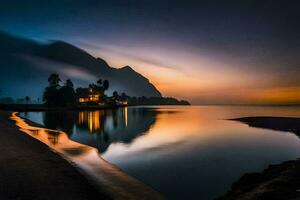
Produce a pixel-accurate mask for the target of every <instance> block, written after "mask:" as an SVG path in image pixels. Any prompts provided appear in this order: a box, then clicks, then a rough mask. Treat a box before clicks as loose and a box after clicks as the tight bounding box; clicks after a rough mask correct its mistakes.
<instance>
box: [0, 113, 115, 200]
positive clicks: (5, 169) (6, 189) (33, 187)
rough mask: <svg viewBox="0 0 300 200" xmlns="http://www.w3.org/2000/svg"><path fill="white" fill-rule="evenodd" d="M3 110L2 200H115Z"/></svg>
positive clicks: (0, 125)
mask: <svg viewBox="0 0 300 200" xmlns="http://www.w3.org/2000/svg"><path fill="white" fill-rule="evenodd" d="M9 116H10V112H4V111H0V151H1V154H0V163H1V164H0V177H1V178H0V199H1V200H6V199H22V200H23V199H28V200H29V199H45V200H46V199H49V200H50V199H62V200H63V199H64V200H65V199H72V200H77V199H78V200H82V199H111V198H110V197H109V196H108V195H107V194H106V193H104V192H103V191H101V190H100V189H99V188H97V189H96V188H94V187H93V186H92V184H90V182H89V181H88V180H87V179H85V178H84V177H83V175H81V173H79V172H78V171H77V170H76V169H75V168H73V167H71V164H70V163H69V162H67V161H66V160H64V159H62V158H61V157H60V156H59V155H58V154H56V153H54V152H53V151H50V150H49V148H48V147H47V146H46V145H44V144H42V143H41V142H39V141H37V140H35V139H33V138H31V137H29V136H28V135H26V134H25V133H23V132H20V131H19V130H18V128H17V127H16V126H15V124H14V123H13V121H10V120H9Z"/></svg>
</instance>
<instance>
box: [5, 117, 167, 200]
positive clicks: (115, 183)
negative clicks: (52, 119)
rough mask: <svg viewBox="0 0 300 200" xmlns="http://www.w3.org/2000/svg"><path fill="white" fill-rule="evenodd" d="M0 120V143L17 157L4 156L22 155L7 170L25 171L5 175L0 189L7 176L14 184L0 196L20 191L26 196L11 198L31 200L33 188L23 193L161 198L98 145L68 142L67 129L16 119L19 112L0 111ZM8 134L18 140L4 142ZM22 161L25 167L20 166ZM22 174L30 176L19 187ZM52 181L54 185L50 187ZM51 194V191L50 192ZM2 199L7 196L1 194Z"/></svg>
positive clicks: (110, 197) (63, 197)
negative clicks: (109, 159) (102, 152)
mask: <svg viewBox="0 0 300 200" xmlns="http://www.w3.org/2000/svg"><path fill="white" fill-rule="evenodd" d="M9 118H10V119H12V120H9ZM0 119H1V121H0V124H1V125H0V127H3V128H0V133H1V138H0V144H2V145H0V146H1V147H2V148H4V149H7V146H9V148H10V149H11V151H15V155H8V154H3V155H1V158H2V157H3V159H9V158H11V157H17V158H21V159H18V161H14V163H9V164H11V166H10V167H8V168H9V169H10V171H11V173H12V174H13V173H14V171H15V170H16V171H18V170H19V168H21V170H22V174H21V175H18V174H17V177H13V176H9V177H6V176H5V175H3V177H4V178H5V180H3V182H2V183H3V187H2V188H6V187H4V186H5V185H7V181H9V180H11V182H10V185H11V187H7V188H10V189H9V191H8V190H7V189H5V190H3V192H2V191H1V195H2V194H3V195H11V194H13V193H14V192H15V191H21V192H19V194H20V195H25V196H21V197H20V198H18V197H13V199H33V198H32V196H29V197H28V198H27V195H30V194H32V193H31V192H26V193H24V192H22V191H27V190H29V191H34V192H36V194H35V195H34V196H36V197H38V199H163V197H162V196H161V194H159V193H158V192H157V191H155V190H153V189H152V188H150V187H148V186H146V185H145V184H143V183H142V182H140V181H138V180H136V179H135V178H133V177H131V176H129V175H127V174H126V173H124V172H122V171H121V170H119V169H118V168H117V167H115V166H114V165H111V164H110V163H108V162H106V161H105V160H104V159H102V158H101V157H100V156H99V155H98V151H97V150H96V149H94V148H92V147H89V146H86V145H83V144H80V143H77V142H74V141H72V140H69V139H68V136H67V134H66V133H64V132H61V131H56V130H50V129H45V128H44V127H42V126H40V125H38V124H35V123H33V122H30V121H25V120H24V119H22V118H20V117H18V115H17V113H9V112H3V111H0ZM15 124H16V125H15ZM18 129H20V130H18ZM7 134H9V136H10V137H11V138H10V140H11V142H12V143H15V144H13V145H12V144H6V143H4V142H3V141H5V140H7V138H6V137H7V136H6V135H7ZM30 136H31V137H30ZM34 138H35V139H34ZM58 138H59V139H58ZM57 139H58V141H57ZM24 140H26V141H25V142H24ZM53 142H56V143H55V144H54V143H53ZM43 143H44V144H43ZM45 144H46V145H45ZM49 147H50V148H49ZM40 148H42V150H41V149H40ZM23 149H25V151H23ZM50 149H51V150H52V151H51V150H50ZM53 151H55V153H54V152H53ZM24 153H25V155H23V154H24ZM48 154H51V155H52V157H51V156H50V155H48ZM24 160H26V165H24V164H22V163H23V162H24ZM1 161H2V160H1V159H0V162H1ZM10 162H12V161H10ZM40 162H41V163H40ZM62 163H63V164H64V165H62ZM52 169H54V170H52ZM36 171H38V173H35V174H34V175H33V176H32V177H31V172H33V173H34V172H36ZM69 171H71V172H72V173H71V172H69ZM2 172H3V174H6V172H5V171H2V170H1V167H0V173H2ZM23 174H28V177H26V176H25V177H24V180H22V181H21V182H22V187H21V190H20V189H19V185H18V180H19V179H22V178H23ZM48 176H49V177H48ZM28 179H30V180H28ZM44 179H46V180H49V182H50V183H47V181H46V182H44V181H43V180H44ZM69 179H70V180H69ZM55 181H56V182H58V183H56V182H55ZM0 182H1V181H0ZM23 182H24V183H23ZM27 182H31V183H33V184H34V186H32V187H31V186H30V187H28V185H27V184H26V183H27ZM69 182H70V183H69ZM51 183H53V184H51ZM49 184H50V188H48V187H47V186H48V185H49ZM59 184H61V185H59ZM66 185H67V186H66ZM57 187H58V188H57ZM60 187H61V188H62V191H60ZM23 188H24V189H23ZM85 188H87V189H85ZM56 189H57V191H56ZM51 190H54V191H51ZM49 192H51V194H53V195H52V196H51V195H49ZM69 193H71V195H69ZM33 194H34V193H33ZM57 196H58V197H57ZM59 196H61V198H60V197H59ZM73 196H74V197H75V198H73ZM0 199H4V198H1V196H0Z"/></svg>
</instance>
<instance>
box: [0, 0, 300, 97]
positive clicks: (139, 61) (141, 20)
mask: <svg viewBox="0 0 300 200" xmlns="http://www.w3.org/2000/svg"><path fill="white" fill-rule="evenodd" d="M299 10H300V1H296V0H295V1H289V0H285V1H279V0H278V1H274V0H273V1H271V0H269V1H266V0H260V1H259V0H244V1H242V0H240V1H232V0H228V1H221V0H218V1H217V0H211V1H200V0H199V1H184V0H182V1H175V0H173V1H161V0H160V1H158V0H157V1H155V0H151V1H150V0H149V1H147V0H144V1H143V0H139V1H126V0H120V1H66V0H60V1H47V2H46V1H26V0H24V1H15V0H10V1H1V3H0V29H2V30H4V31H7V32H10V33H13V34H16V35H21V36H26V37H29V38H33V39H37V40H41V41H45V40H49V39H60V40H65V41H68V42H71V43H73V44H75V45H78V46H80V47H81V48H83V49H86V50H87V51H89V52H90V53H92V54H93V55H95V56H100V57H103V58H105V59H106V60H107V61H108V62H109V63H110V64H112V65H113V66H116V67H121V66H122V65H127V64H129V65H132V66H133V67H134V69H136V70H137V71H139V72H141V73H143V74H144V75H146V76H147V77H149V78H150V80H151V81H152V82H153V83H154V84H155V85H156V86H157V87H158V88H159V89H160V90H162V92H163V93H164V94H165V95H171V96H178V97H181V98H187V99H189V100H191V101H192V102H196V103H197V102H199V103H206V102H211V101H212V100H213V99H217V98H219V97H221V96H222V97H223V98H224V102H232V101H244V100H245V99H251V98H252V99H254V100H255V99H256V100H257V99H264V98H265V100H266V101H267V99H269V100H271V99H272V98H274V96H275V98H277V96H278V95H279V94H280V95H282V96H284V98H286V99H290V98H294V100H295V98H296V100H297V98H299V100H300V97H299V95H297V94H295V93H299V87H300V78H299V75H300V66H299V65H300V55H299V54H300V53H299V52H300V39H299V35H300V12H299ZM244 93H251V96H249V95H248V96H245V95H244ZM266 93H268V94H271V95H269V96H266V97H264V95H263V94H266ZM224 94H225V96H224ZM271 96H272V97H271Z"/></svg>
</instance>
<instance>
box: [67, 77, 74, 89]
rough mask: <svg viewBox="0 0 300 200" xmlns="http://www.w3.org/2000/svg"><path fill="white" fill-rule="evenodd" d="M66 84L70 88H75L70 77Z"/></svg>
mask: <svg viewBox="0 0 300 200" xmlns="http://www.w3.org/2000/svg"><path fill="white" fill-rule="evenodd" d="M65 86H66V87H69V88H74V84H73V82H72V81H71V80H70V79H68V80H66V83H65Z"/></svg>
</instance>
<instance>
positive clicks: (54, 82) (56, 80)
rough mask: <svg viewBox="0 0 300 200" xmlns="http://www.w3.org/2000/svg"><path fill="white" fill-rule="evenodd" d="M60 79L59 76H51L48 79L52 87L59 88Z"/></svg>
mask: <svg viewBox="0 0 300 200" xmlns="http://www.w3.org/2000/svg"><path fill="white" fill-rule="evenodd" d="M60 81H61V80H60V78H59V75H58V74H51V75H50V76H49V78H48V82H49V86H50V87H57V86H59V82H60Z"/></svg>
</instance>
